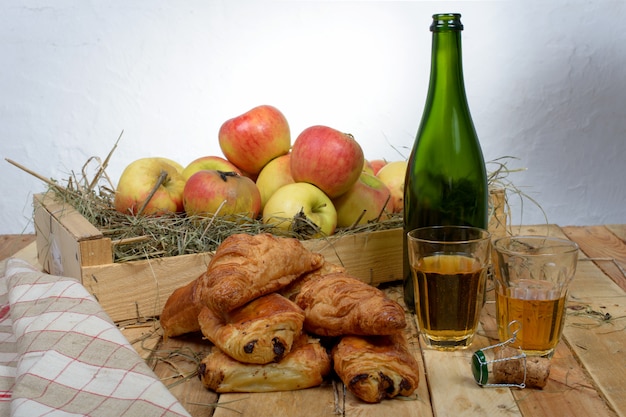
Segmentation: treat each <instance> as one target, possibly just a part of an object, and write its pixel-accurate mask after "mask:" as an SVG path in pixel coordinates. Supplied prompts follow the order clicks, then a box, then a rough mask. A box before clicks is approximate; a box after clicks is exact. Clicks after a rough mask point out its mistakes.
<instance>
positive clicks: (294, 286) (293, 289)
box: [279, 261, 346, 301]
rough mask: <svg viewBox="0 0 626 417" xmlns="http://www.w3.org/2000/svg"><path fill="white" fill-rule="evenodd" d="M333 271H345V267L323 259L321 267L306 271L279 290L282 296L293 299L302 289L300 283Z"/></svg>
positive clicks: (302, 283)
mask: <svg viewBox="0 0 626 417" xmlns="http://www.w3.org/2000/svg"><path fill="white" fill-rule="evenodd" d="M335 272H346V268H344V267H343V266H340V265H336V264H333V263H330V262H326V261H324V263H323V264H322V266H321V267H319V268H317V269H316V270H314V271H311V272H307V273H306V274H303V275H300V276H299V277H298V278H297V279H295V280H294V281H293V282H292V283H291V284H289V285H288V286H286V287H285V288H282V289H281V290H280V291H279V292H280V294H282V295H283V296H285V297H287V298H289V299H290V300H291V301H294V300H295V299H296V296H297V295H298V293H300V290H301V289H302V285H304V283H305V282H307V281H310V280H312V279H315V278H317V277H319V276H322V275H327V274H332V273H335Z"/></svg>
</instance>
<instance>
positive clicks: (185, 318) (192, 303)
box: [160, 279, 202, 339]
mask: <svg viewBox="0 0 626 417" xmlns="http://www.w3.org/2000/svg"><path fill="white" fill-rule="evenodd" d="M198 281H199V279H195V280H193V281H191V282H190V283H188V284H187V285H185V286H183V287H180V288H177V289H176V290H174V292H173V293H172V294H171V295H170V296H169V297H168V299H167V301H166V302H165V306H164V307H163V311H162V312H161V318H160V321H161V328H163V338H164V339H167V338H168V337H173V336H179V335H181V334H185V333H192V332H198V331H200V324H199V323H198V314H200V310H201V309H202V303H201V302H200V300H199V299H198V296H197V294H196V287H197V285H198Z"/></svg>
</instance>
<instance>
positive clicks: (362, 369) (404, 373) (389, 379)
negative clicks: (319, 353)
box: [332, 332, 419, 403]
mask: <svg viewBox="0 0 626 417" xmlns="http://www.w3.org/2000/svg"><path fill="white" fill-rule="evenodd" d="M332 360H333V363H334V369H335V372H336V373H337V375H338V376H339V378H340V379H341V381H342V382H343V383H344V385H345V386H346V387H347V389H348V390H349V391H350V392H352V393H353V394H354V395H356V396H357V397H358V398H360V399H362V400H363V401H365V402H368V403H378V402H380V401H382V400H383V399H385V398H393V397H396V396H398V395H403V396H409V395H411V394H412V393H413V391H415V389H416V388H417V386H418V384H419V364H418V363H417V361H416V360H415V358H414V357H413V356H412V355H411V353H410V352H409V348H408V343H407V341H406V339H405V337H404V335H403V334H402V333H401V332H399V333H396V334H393V335H389V336H344V337H342V338H341V340H340V341H339V343H338V344H337V345H336V346H335V347H334V348H333V351H332Z"/></svg>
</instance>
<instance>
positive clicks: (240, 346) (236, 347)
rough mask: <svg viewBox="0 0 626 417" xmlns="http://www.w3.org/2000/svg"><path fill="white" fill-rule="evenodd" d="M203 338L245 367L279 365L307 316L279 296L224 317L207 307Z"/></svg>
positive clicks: (203, 316) (262, 299)
mask: <svg viewBox="0 0 626 417" xmlns="http://www.w3.org/2000/svg"><path fill="white" fill-rule="evenodd" d="M198 321H199V322H200V328H201V330H202V334H203V335H204V336H205V337H206V338H207V339H209V340H210V341H211V342H213V344H214V345H215V346H217V347H218V348H220V349H221V350H222V351H223V352H224V353H226V354H227V355H228V356H230V357H231V358H233V359H236V360H238V361H240V362H245V363H256V364H266V363H269V362H278V361H279V360H281V359H282V358H283V357H284V356H285V355H286V354H287V353H289V351H290V350H291V347H292V344H293V341H294V339H297V338H298V337H299V336H300V334H301V333H302V324H303V322H304V312H303V311H302V309H301V308H300V307H298V306H297V305H296V304H295V303H294V302H292V301H289V300H288V299H286V298H285V297H283V296H282V295H279V294H277V293H272V294H268V295H265V296H262V297H259V298H257V299H255V300H252V301H250V302H249V303H248V304H246V305H244V306H243V307H239V308H236V309H234V310H233V311H231V312H230V313H226V314H224V315H219V314H215V312H213V310H211V309H210V308H208V307H204V308H203V309H202V311H201V312H200V315H199V316H198Z"/></svg>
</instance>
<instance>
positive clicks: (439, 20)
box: [430, 13, 463, 32]
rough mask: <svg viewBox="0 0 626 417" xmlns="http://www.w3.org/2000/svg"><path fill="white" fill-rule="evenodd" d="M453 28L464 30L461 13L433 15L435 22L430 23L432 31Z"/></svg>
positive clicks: (444, 30)
mask: <svg viewBox="0 0 626 417" xmlns="http://www.w3.org/2000/svg"><path fill="white" fill-rule="evenodd" d="M452 30H463V24H462V23H461V14H460V13H437V14H434V15H433V23H432V24H431V25H430V31H431V32H446V31H452Z"/></svg>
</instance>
